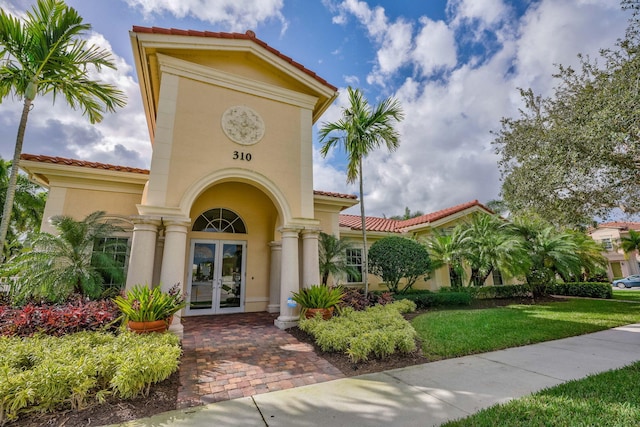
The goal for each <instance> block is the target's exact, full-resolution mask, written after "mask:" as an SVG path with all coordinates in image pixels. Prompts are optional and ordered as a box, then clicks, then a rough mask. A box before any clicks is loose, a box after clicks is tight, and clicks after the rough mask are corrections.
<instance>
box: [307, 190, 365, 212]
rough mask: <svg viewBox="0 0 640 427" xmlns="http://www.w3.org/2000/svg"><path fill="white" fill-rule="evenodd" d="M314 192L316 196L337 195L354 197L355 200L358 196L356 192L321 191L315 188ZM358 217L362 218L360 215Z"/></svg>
mask: <svg viewBox="0 0 640 427" xmlns="http://www.w3.org/2000/svg"><path fill="white" fill-rule="evenodd" d="M313 194H315V195H316V196H328V197H337V198H340V199H353V200H356V199H357V198H358V196H356V195H354V194H344V193H332V192H330V191H319V190H313ZM358 218H360V217H358Z"/></svg>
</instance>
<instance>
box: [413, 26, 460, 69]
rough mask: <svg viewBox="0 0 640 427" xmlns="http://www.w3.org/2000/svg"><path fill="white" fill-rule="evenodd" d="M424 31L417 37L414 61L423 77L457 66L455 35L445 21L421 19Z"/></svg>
mask: <svg viewBox="0 0 640 427" xmlns="http://www.w3.org/2000/svg"><path fill="white" fill-rule="evenodd" d="M420 24H422V29H421V30H420V32H419V33H418V35H417V36H416V41H415V49H414V51H413V54H412V59H413V60H414V61H415V62H416V64H417V65H418V66H419V67H420V70H421V72H422V74H423V75H429V74H431V73H432V72H434V71H437V70H439V69H442V68H445V69H449V68H453V67H454V66H455V65H456V62H457V58H456V50H457V49H456V42H455V34H454V32H453V31H451V29H450V28H449V27H448V26H447V24H446V23H444V22H443V21H432V20H431V19H429V18H427V17H426V16H423V17H421V18H420Z"/></svg>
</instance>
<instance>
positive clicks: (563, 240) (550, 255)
mask: <svg viewBox="0 0 640 427" xmlns="http://www.w3.org/2000/svg"><path fill="white" fill-rule="evenodd" d="M512 230H513V232H514V233H516V235H517V236H519V237H520V238H521V239H522V241H521V244H522V249H523V250H524V251H525V252H526V253H527V254H528V256H527V258H522V259H521V260H520V262H519V267H520V268H523V271H525V273H524V275H525V277H526V280H527V284H529V286H531V290H532V292H533V296H534V297H539V296H543V295H545V294H546V289H547V285H549V284H551V283H553V281H554V280H555V277H556V275H559V276H561V277H569V276H572V275H574V276H578V275H579V274H580V272H581V270H582V262H581V259H580V256H579V255H578V247H577V245H576V243H575V241H574V239H573V237H572V236H571V233H569V232H559V231H558V230H556V228H555V227H553V226H552V225H550V224H548V223H546V222H544V221H542V220H540V219H537V218H527V217H524V218H522V217H521V218H517V219H516V220H515V221H514V223H513V228H512Z"/></svg>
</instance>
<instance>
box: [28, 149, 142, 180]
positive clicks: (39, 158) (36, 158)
mask: <svg viewBox="0 0 640 427" xmlns="http://www.w3.org/2000/svg"><path fill="white" fill-rule="evenodd" d="M20 159H21V160H29V161H32V162H40V163H53V164H58V165H67V166H79V167H84V168H93V169H104V170H112V171H118V172H132V173H141V174H145V175H149V170H148V169H139V168H132V167H129V166H118V165H110V164H108V163H98V162H88V161H85V160H76V159H67V158H64V157H52V156H43V155H35V154H26V153H23V154H21V155H20Z"/></svg>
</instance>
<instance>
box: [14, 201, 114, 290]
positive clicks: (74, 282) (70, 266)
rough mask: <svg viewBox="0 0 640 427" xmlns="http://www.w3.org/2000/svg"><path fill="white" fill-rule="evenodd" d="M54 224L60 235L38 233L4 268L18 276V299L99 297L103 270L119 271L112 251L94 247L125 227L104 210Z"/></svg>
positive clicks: (57, 219) (54, 220)
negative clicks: (80, 295)
mask: <svg viewBox="0 0 640 427" xmlns="http://www.w3.org/2000/svg"><path fill="white" fill-rule="evenodd" d="M51 224H52V225H53V226H54V227H55V228H56V229H57V231H58V233H59V235H58V236H54V235H52V234H49V233H35V234H34V235H33V236H32V237H31V239H30V240H28V242H27V243H28V245H29V247H28V248H27V249H26V250H24V251H23V252H21V253H19V254H17V255H15V256H14V257H12V258H11V259H9V260H8V261H7V263H6V264H5V265H4V267H3V275H6V276H10V277H16V281H15V283H16V285H15V289H12V296H13V298H14V300H15V301H17V302H21V301H25V300H28V299H29V298H32V297H33V298H38V299H45V300H48V301H50V302H61V301H64V300H65V299H66V298H68V297H69V296H70V295H71V294H72V293H79V294H82V295H85V296H88V297H91V298H97V297H99V296H100V295H101V293H102V286H103V283H104V276H103V272H104V271H109V272H111V273H114V272H117V271H118V265H117V263H116V261H115V260H114V259H113V257H112V256H110V254H108V253H104V252H94V251H93V248H94V245H95V244H96V243H97V242H98V241H99V240H101V239H103V238H105V237H109V236H112V235H113V234H114V233H116V232H118V231H121V230H122V228H121V227H119V226H117V225H116V223H115V222H114V221H110V220H108V219H106V218H105V213H104V212H101V211H98V212H94V213H92V214H89V215H88V216H87V217H86V218H84V219H83V220H81V221H77V220H74V219H73V218H71V217H68V216H54V217H52V218H51ZM121 274H123V272H122V273H121ZM119 279H120V278H119Z"/></svg>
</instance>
